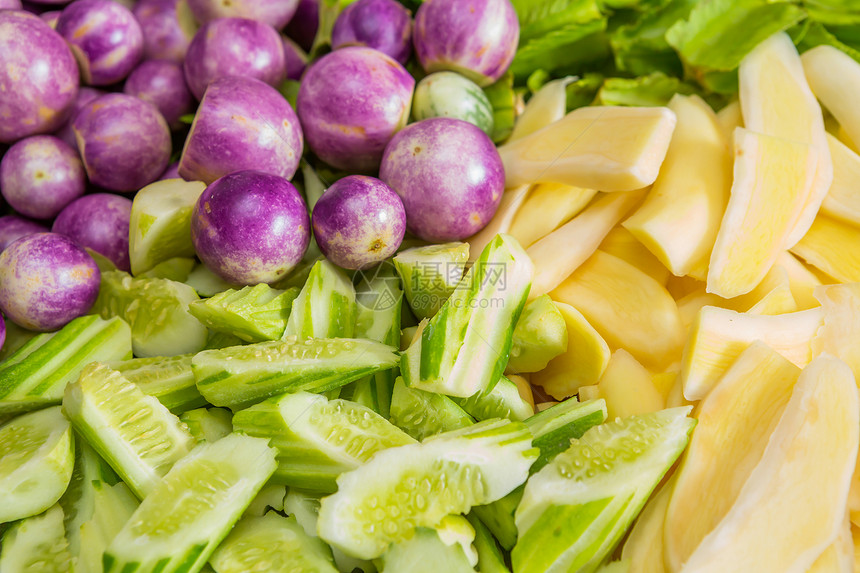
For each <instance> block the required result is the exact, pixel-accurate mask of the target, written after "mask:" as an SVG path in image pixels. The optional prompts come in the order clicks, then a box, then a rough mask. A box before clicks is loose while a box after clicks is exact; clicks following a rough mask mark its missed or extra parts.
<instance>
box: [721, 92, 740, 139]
mask: <svg viewBox="0 0 860 573" xmlns="http://www.w3.org/2000/svg"><path fill="white" fill-rule="evenodd" d="M717 123H719V124H720V129H722V130H723V134H724V135H725V137H726V140H730V139H731V138H732V137H733V134H734V133H735V129H737V128H739V127H743V126H744V116H743V114H742V113H741V102H739V101H738V100H733V101H731V102H729V103H728V104H727V105H726V106H725V107H724V108H723V109H721V110H720V111H718V112H717Z"/></svg>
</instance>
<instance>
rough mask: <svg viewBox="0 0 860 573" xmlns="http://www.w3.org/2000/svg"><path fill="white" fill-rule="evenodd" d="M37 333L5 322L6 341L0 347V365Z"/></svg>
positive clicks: (10, 322)
mask: <svg viewBox="0 0 860 573" xmlns="http://www.w3.org/2000/svg"><path fill="white" fill-rule="evenodd" d="M38 335H39V333H38V332H33V331H32V330H27V329H26V328H21V327H20V326H18V325H17V324H15V323H14V322H12V321H11V320H7V321H6V341H5V342H4V343H3V345H2V346H0V364H2V363H3V362H5V361H6V359H7V358H9V357H10V356H12V354H14V353H15V352H16V351H17V350H18V349H19V348H21V347H22V346H24V344H26V343H27V341H29V340H30V339H31V338H33V337H34V336H38Z"/></svg>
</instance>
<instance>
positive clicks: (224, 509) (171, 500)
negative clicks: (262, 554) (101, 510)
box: [104, 433, 277, 573]
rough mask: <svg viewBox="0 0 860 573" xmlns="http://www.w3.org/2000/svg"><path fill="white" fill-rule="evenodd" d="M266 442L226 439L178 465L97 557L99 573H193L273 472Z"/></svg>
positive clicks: (236, 436) (272, 452) (196, 451)
mask: <svg viewBox="0 0 860 573" xmlns="http://www.w3.org/2000/svg"><path fill="white" fill-rule="evenodd" d="M276 465H277V464H276V462H275V450H274V449H273V448H270V447H269V446H268V445H266V440H263V439H260V438H252V437H250V436H243V435H240V434H235V433H234V434H230V435H229V436H227V437H225V438H222V439H220V440H218V441H217V442H214V443H203V444H200V445H198V446H197V447H195V448H194V449H193V450H192V451H191V453H190V454H188V455H187V456H185V457H184V458H183V459H182V460H180V461H179V462H178V463H176V465H174V466H173V468H172V469H171V470H170V472H168V474H167V475H166V476H164V479H163V480H162V481H161V482H160V483H159V484H158V485H157V486H156V487H155V489H153V491H152V492H151V493H150V494H149V495H148V496H147V497H146V498H145V499H144V500H143V502H141V504H140V507H138V508H137V510H135V512H134V514H132V516H131V518H130V519H129V520H128V521H127V522H126V524H125V525H124V526H123V527H122V529H121V530H120V531H119V532H118V533H117V535H116V537H114V539H113V541H112V542H111V543H110V545H109V546H108V549H107V550H106V551H105V554H104V573H114V572H117V573H119V572H123V573H127V572H130V571H134V572H135V573H155V572H158V573H178V572H193V571H199V570H200V568H201V567H202V566H203V565H204V564H205V563H206V561H207V559H208V558H209V556H210V555H211V554H212V552H213V551H214V550H215V548H216V547H217V546H218V544H219V543H220V542H221V540H222V539H224V537H225V536H226V535H227V534H228V533H229V532H230V529H231V528H232V527H233V525H234V524H235V523H236V522H237V521H238V520H239V518H240V516H241V515H242V512H244V511H245V509H246V508H247V507H248V505H250V503H251V501H252V500H253V499H254V496H256V495H257V492H259V491H260V489H261V488H262V487H263V485H264V484H265V483H266V480H268V479H269V476H271V475H272V473H273V472H274V471H275V466H276Z"/></svg>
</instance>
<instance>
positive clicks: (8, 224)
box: [0, 215, 50, 251]
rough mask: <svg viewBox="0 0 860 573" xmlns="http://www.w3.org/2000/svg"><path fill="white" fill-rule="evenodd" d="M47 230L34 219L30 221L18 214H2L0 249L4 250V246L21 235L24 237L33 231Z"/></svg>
mask: <svg viewBox="0 0 860 573" xmlns="http://www.w3.org/2000/svg"><path fill="white" fill-rule="evenodd" d="M49 230H50V229H48V228H47V227H45V226H44V225H42V224H41V223H37V222H36V221H31V220H30V219H25V218H24V217H19V216H18V215H4V216H3V217H0V251H3V250H5V249H6V247H8V246H9V245H11V244H12V243H14V242H15V241H17V240H18V239H20V238H21V237H26V236H27V235H32V234H33V233H47V232H48V231H49Z"/></svg>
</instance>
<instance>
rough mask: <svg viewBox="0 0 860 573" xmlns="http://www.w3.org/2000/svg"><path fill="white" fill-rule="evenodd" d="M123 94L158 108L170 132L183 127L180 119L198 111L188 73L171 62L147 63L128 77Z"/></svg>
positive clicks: (151, 61)
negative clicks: (195, 108)
mask: <svg viewBox="0 0 860 573" xmlns="http://www.w3.org/2000/svg"><path fill="white" fill-rule="evenodd" d="M122 91H123V92H125V93H127V94H128V95H133V96H135V97H138V98H140V99H142V100H143V101H148V102H149V103H151V104H152V105H154V106H155V107H156V108H158V111H159V112H161V115H163V116H164V119H165V121H167V125H168V126H169V127H170V129H179V128H180V127H182V125H183V123H182V122H181V121H180V118H181V117H182V116H183V115H185V114H187V113H190V112H192V111H193V110H194V98H193V97H192V95H191V92H190V91H189V90H188V85H187V84H186V83H185V72H184V71H183V70H182V66H180V65H179V64H177V63H176V62H171V61H169V60H147V61H145V62H143V63H142V64H140V65H139V66H137V67H136V68H135V69H134V71H132V72H131V73H130V74H129V75H128V79H126V80H125V86H124V87H123V90H122Z"/></svg>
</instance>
